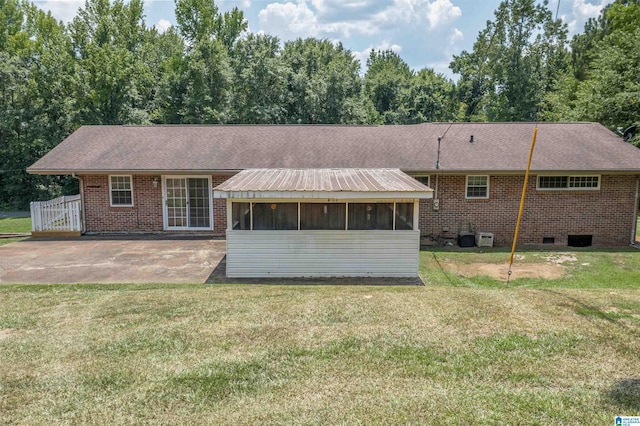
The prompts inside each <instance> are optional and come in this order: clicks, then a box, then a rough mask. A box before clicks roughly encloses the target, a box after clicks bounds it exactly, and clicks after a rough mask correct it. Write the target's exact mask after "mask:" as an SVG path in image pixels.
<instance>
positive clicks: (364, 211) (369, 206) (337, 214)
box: [229, 201, 415, 231]
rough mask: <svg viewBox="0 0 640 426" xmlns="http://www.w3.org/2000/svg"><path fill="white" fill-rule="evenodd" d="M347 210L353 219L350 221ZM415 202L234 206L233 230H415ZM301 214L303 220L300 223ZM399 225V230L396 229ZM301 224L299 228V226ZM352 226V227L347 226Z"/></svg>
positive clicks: (243, 203)
mask: <svg viewBox="0 0 640 426" xmlns="http://www.w3.org/2000/svg"><path fill="white" fill-rule="evenodd" d="M347 209H349V219H348V221H347ZM414 209H415V204H414V203H412V202H404V203H401V202H398V203H389V202H369V203H340V202H318V203H309V202H300V203H298V202H295V203H292V202H287V203H279V202H262V203H249V202H246V201H234V202H232V203H231V223H230V224H229V225H230V226H231V229H233V230H238V231H250V230H274V231H281V230H298V229H299V230H301V231H306V230H340V231H345V230H389V231H391V230H394V229H395V230H399V231H404V230H413V229H414V226H413V220H414V217H415V210H414ZM298 214H299V215H300V220H298ZM394 222H395V227H394ZM298 224H299V226H298ZM347 225H348V226H347Z"/></svg>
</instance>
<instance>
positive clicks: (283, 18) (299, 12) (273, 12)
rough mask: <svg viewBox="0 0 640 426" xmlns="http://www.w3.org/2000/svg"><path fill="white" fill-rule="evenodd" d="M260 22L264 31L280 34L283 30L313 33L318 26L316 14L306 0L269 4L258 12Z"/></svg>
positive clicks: (304, 33)
mask: <svg viewBox="0 0 640 426" xmlns="http://www.w3.org/2000/svg"><path fill="white" fill-rule="evenodd" d="M258 22H259V23H260V29H261V30H262V31H264V32H266V33H271V34H274V33H277V34H279V35H280V34H282V33H283V32H284V33H298V34H300V36H304V35H311V34H313V32H315V30H314V28H316V27H317V20H316V17H315V14H314V13H313V11H312V10H311V9H309V8H308V7H307V4H306V2H305V1H300V2H298V4H293V3H291V2H287V3H271V4H268V5H267V7H266V8H264V9H262V10H261V11H260V12H259V13H258Z"/></svg>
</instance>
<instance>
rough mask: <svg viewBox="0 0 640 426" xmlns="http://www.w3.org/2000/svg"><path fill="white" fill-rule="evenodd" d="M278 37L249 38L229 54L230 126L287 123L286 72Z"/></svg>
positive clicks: (251, 36) (250, 36)
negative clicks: (231, 90)
mask: <svg viewBox="0 0 640 426" xmlns="http://www.w3.org/2000/svg"><path fill="white" fill-rule="evenodd" d="M280 53H281V49H280V42H279V40H278V38H277V37H273V36H268V35H255V34H249V35H248V36H247V37H246V38H245V39H244V40H240V41H238V43H237V44H236V45H235V46H234V48H233V50H232V53H231V67H232V71H233V76H234V77H233V92H232V101H231V102H232V105H231V110H232V118H231V120H230V121H231V122H233V123H248V124H258V123H262V124H278V123H284V122H286V118H287V117H286V108H287V105H286V99H287V77H288V75H289V69H288V68H287V67H286V65H285V63H284V61H283V59H282V57H281V55H280Z"/></svg>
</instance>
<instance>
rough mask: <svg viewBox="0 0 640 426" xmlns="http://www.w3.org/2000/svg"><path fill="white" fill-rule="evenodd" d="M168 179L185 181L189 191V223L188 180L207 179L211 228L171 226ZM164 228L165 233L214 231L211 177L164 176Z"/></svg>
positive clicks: (187, 188)
mask: <svg viewBox="0 0 640 426" xmlns="http://www.w3.org/2000/svg"><path fill="white" fill-rule="evenodd" d="M167 179H185V184H186V191H187V200H186V201H187V223H188V222H189V193H188V192H189V185H188V182H187V179H207V188H208V191H207V194H208V196H209V226H208V227H189V226H169V211H168V205H167ZM162 226H163V229H164V230H165V231H176V230H187V231H204V230H213V189H212V188H211V176H208V175H205V176H203V175H163V176H162Z"/></svg>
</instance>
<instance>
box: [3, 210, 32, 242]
mask: <svg viewBox="0 0 640 426" xmlns="http://www.w3.org/2000/svg"><path fill="white" fill-rule="evenodd" d="M28 232H31V218H29V217H18V218H2V219H0V234H19V233H28ZM22 239H23V238H0V246H2V245H5V244H9V243H13V242H16V241H20V240H22Z"/></svg>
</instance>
